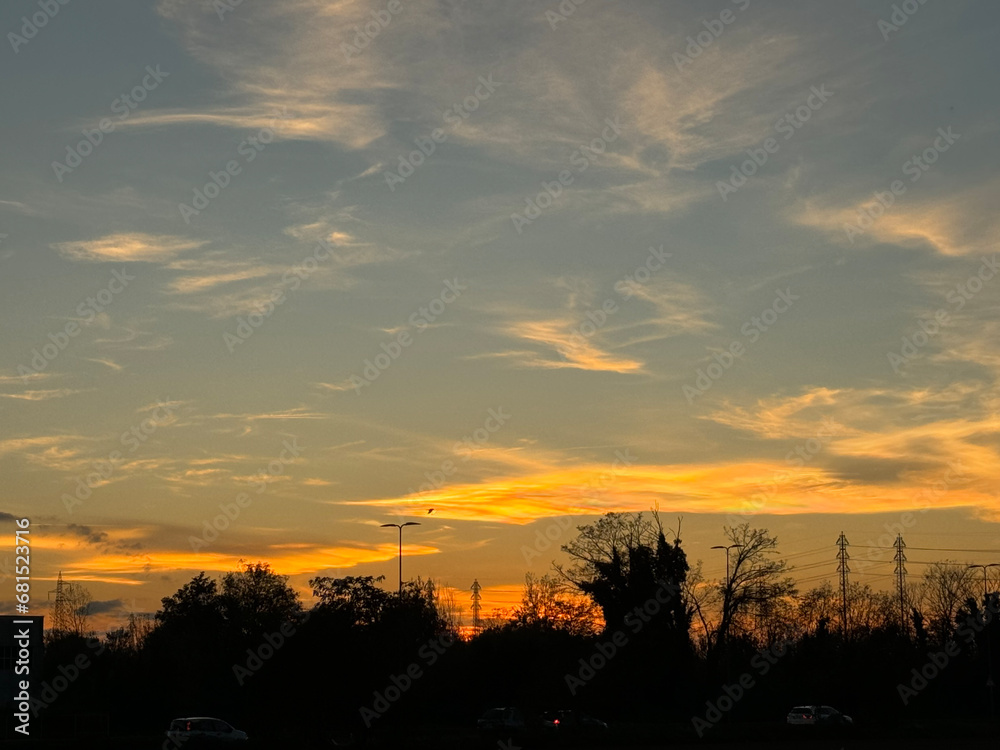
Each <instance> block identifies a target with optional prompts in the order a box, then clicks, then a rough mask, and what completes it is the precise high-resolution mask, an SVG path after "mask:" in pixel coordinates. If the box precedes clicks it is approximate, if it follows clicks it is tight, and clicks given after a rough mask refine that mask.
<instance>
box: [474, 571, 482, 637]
mask: <svg viewBox="0 0 1000 750" xmlns="http://www.w3.org/2000/svg"><path fill="white" fill-rule="evenodd" d="M482 588H483V587H482V586H480V585H479V579H478V578H477V579H476V580H474V581H473V582H472V629H473V630H474V631H475V632H477V633H478V632H479V631H480V629H481V628H482V619H481V618H480V613H481V612H482V609H483V604H482V601H483V597H482V595H480V593H479V592H480V591H481V590H482Z"/></svg>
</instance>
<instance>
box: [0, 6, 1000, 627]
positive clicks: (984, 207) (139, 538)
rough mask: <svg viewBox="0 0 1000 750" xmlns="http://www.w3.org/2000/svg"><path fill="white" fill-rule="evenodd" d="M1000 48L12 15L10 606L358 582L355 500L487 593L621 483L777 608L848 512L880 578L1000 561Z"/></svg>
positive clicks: (311, 20)
mask: <svg viewBox="0 0 1000 750" xmlns="http://www.w3.org/2000/svg"><path fill="white" fill-rule="evenodd" d="M61 1H62V0H60V2H61ZM40 22H41V23H40ZM998 30H1000V7H998V6H997V5H996V4H995V3H989V2H985V0H981V1H979V2H975V1H972V0H956V1H954V2H948V3H943V2H917V0H908V2H905V3H902V4H899V3H890V2H883V1H882V0H858V1H857V2H843V3H829V2H819V1H818V0H816V1H814V0H806V1H801V0H796V1H795V2H792V1H791V0H774V1H772V2H764V1H763V0H733V1H732V2H729V1H723V0H712V1H711V2H694V1H693V0H691V1H684V0H678V1H677V2H669V3H667V2H653V1H652V0H648V1H647V0H634V1H631V2H616V3H611V2H600V1H599V0H586V2H583V1H582V0H563V2H561V3H560V2H554V1H553V2H525V1H524V0H519V1H515V0H507V1H505V0H493V1H492V2H478V1H476V0H469V1H467V2H458V0H422V1H421V2H406V1H405V0H385V1H383V0H282V2H280V3H278V2H264V0H243V1H242V2H238V0H215V1H213V0H159V1H157V2H152V1H150V0H142V1H137V0H127V1H126V0H104V1H102V2H100V3H83V2H66V3H65V4H58V3H55V2H53V3H50V4H46V3H45V2H39V1H38V0H34V1H29V0H11V1H10V2H5V3H4V4H3V6H2V9H0V32H2V33H3V34H4V37H5V42H4V43H3V44H2V45H0V46H2V49H0V59H2V75H0V95H2V98H3V101H5V102H6V103H7V105H6V107H5V112H4V117H3V125H2V127H3V130H4V148H3V149H2V150H0V321H2V323H0V355H2V356H0V476H2V478H3V481H2V483H0V510H2V511H3V513H4V516H3V517H4V518H6V519H8V520H10V519H9V518H8V516H9V517H13V518H21V517H27V518H29V519H30V520H31V524H32V526H31V529H32V531H31V534H32V536H31V542H32V553H33V554H32V558H31V562H32V576H33V580H34V581H35V583H34V586H33V589H32V592H33V593H32V597H33V605H32V606H33V607H35V608H39V609H43V608H44V606H45V599H46V593H47V590H49V589H51V588H52V587H53V583H52V582H53V581H54V579H55V577H56V575H57V573H58V572H59V571H62V573H63V576H64V578H65V579H66V580H71V581H76V582H79V583H82V584H84V585H86V586H87V587H88V588H89V589H90V591H91V593H92V595H93V597H94V599H95V602H96V604H95V607H94V611H95V614H101V615H104V616H106V617H115V616H122V615H124V614H125V613H127V612H131V611H134V612H151V611H155V609H156V608H157V606H158V605H159V600H160V598H161V597H163V596H167V595H169V594H171V593H173V592H174V591H175V590H176V589H177V588H179V587H180V586H181V585H183V584H184V583H185V582H186V581H188V580H190V578H191V577H193V576H194V575H196V574H197V573H198V572H200V571H206V572H208V573H209V574H210V575H214V576H218V575H221V574H222V573H224V572H226V571H230V570H233V569H235V568H236V566H237V565H238V564H239V561H240V560H246V561H256V560H266V561H269V562H270V563H271V565H272V567H273V568H274V569H275V570H277V571H278V572H280V573H283V574H287V575H289V576H291V578H290V580H291V582H292V584H293V585H294V586H295V587H296V590H298V591H299V592H300V593H302V595H303V597H304V599H305V600H306V601H308V599H309V586H308V580H309V579H310V578H312V577H314V576H322V575H333V576H343V575H376V576H378V575H384V576H386V580H385V584H384V585H386V586H387V587H389V588H392V587H394V586H395V585H396V575H397V570H396V564H397V557H396V556H397V542H398V532H397V531H396V530H395V529H391V528H380V525H381V524H383V523H405V522H418V523H420V526H416V527H408V528H406V529H405V531H404V536H403V543H404V565H405V570H404V577H406V578H410V577H412V576H417V575H419V576H421V577H423V578H431V579H433V580H435V581H437V582H439V583H440V584H441V585H442V586H446V587H450V588H452V589H454V591H455V595H456V598H457V600H458V602H459V604H461V605H467V602H468V592H469V587H470V586H471V585H472V582H473V580H478V581H479V582H480V583H481V584H482V585H483V589H484V606H485V609H486V610H487V611H489V610H491V609H492V608H493V607H503V606H510V604H511V603H512V602H514V601H515V600H516V599H517V596H518V591H519V588H520V585H521V582H522V581H523V578H524V574H525V573H526V572H535V573H545V572H547V571H549V570H550V569H551V565H552V562H553V561H557V562H558V561H565V560H566V557H565V555H564V554H563V553H561V552H560V551H559V547H560V546H561V545H563V544H566V543H568V542H569V541H570V540H571V539H572V538H573V537H574V535H575V528H576V527H577V526H579V525H582V524H586V523H590V522H593V521H594V520H596V519H597V518H598V517H599V516H600V515H601V514H603V513H606V512H608V511H647V512H648V511H650V510H651V509H653V508H658V509H659V512H660V517H661V520H662V521H663V523H664V526H665V527H666V528H667V529H668V530H672V532H673V533H676V532H677V528H678V523H679V524H680V537H681V539H682V542H683V546H684V548H685V550H686V551H687V553H688V556H689V558H690V560H691V561H692V562H695V561H697V560H702V561H703V570H704V573H705V575H706V576H707V577H709V578H719V577H721V576H723V575H724V563H725V558H724V557H723V555H722V553H721V552H720V551H718V550H711V549H710V547H711V546H713V545H717V544H720V543H725V537H724V532H723V527H724V526H726V525H733V524H735V523H742V522H750V523H751V525H752V526H755V527H764V528H768V529H769V530H770V531H771V532H772V533H773V534H775V535H776V536H777V538H778V540H779V548H780V550H781V552H782V553H783V554H784V555H786V556H788V557H789V561H790V562H791V563H794V564H795V565H796V566H797V569H796V571H795V575H796V577H797V578H798V580H799V581H800V587H801V588H803V589H806V588H809V587H811V586H814V585H818V583H820V582H821V581H822V580H823V579H824V578H830V579H831V580H833V579H835V576H836V572H835V571H836V562H835V555H836V547H835V542H836V539H837V537H838V535H839V534H840V532H841V531H843V532H844V533H845V534H846V535H847V538H848V540H849V541H850V542H851V544H852V545H853V546H852V547H851V548H849V551H850V553H851V556H852V560H853V561H854V562H853V563H852V576H854V577H853V578H852V580H859V581H863V582H868V583H871V584H872V585H873V586H875V587H877V588H882V587H885V586H888V585H889V584H891V581H892V572H893V563H892V555H893V551H892V550H891V549H889V550H887V549H885V547H887V546H890V545H891V544H892V543H893V541H895V538H896V534H897V533H900V532H902V533H903V535H904V539H905V541H906V544H907V545H908V548H909V551H908V553H907V554H908V558H909V559H910V560H911V561H912V562H909V563H908V572H909V574H910V576H912V577H913V579H914V580H916V579H917V578H918V577H919V575H920V572H921V570H922V569H923V565H924V564H925V563H926V562H929V561H933V560H938V559H953V560H958V561H966V562H991V561H994V560H996V561H1000V527H998V525H997V524H998V522H1000V498H998V494H997V493H998V490H997V487H998V481H997V480H998V479H1000V460H998V458H1000V456H998V449H1000V439H998V425H1000V415H998V411H997V407H998V404H1000V387H998V375H1000V337H998V335H997V334H998V333H1000V320H998V318H997V311H998V299H1000V298H998V292H1000V280H998V279H997V278H996V277H997V272H998V270H1000V265H998V256H997V254H996V249H997V248H996V236H997V229H998V228H1000V218H998V214H997V212H996V210H995V209H996V198H997V196H998V195H1000V179H998V177H997V174H996V169H995V168H996V165H997V163H998V156H1000V140H998V139H997V134H998V130H1000V100H998V96H997V89H996V86H995V80H994V76H993V71H995V70H997V68H998V67H1000V48H998V47H997V45H996V43H995V40H996V38H997V32H998ZM991 196H992V198H991ZM6 525H9V526H10V528H11V529H13V524H5V526H6ZM11 536H13V535H11ZM13 545H14V542H13V538H11V539H10V545H9V549H7V550H0V559H2V560H3V561H4V570H3V575H4V576H5V578H7V580H8V581H9V580H10V561H11V559H12V555H13ZM0 598H2V599H4V600H6V604H4V607H5V608H7V609H9V608H10V607H11V606H12V599H13V595H12V594H10V595H9V596H8V595H4V596H0Z"/></svg>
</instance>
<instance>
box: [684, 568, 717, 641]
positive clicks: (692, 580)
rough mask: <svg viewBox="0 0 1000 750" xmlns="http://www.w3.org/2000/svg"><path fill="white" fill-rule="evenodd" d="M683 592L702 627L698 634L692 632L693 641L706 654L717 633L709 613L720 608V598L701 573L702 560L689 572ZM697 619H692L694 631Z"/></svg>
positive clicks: (715, 589) (714, 587)
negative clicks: (710, 620)
mask: <svg viewBox="0 0 1000 750" xmlns="http://www.w3.org/2000/svg"><path fill="white" fill-rule="evenodd" d="M683 592H684V601H686V602H687V604H688V607H689V608H690V609H691V612H692V613H693V615H694V616H695V617H697V620H698V623H699V624H700V625H701V629H700V630H699V631H698V632H697V633H694V632H692V634H691V640H692V642H693V643H695V644H696V645H697V647H698V649H699V650H700V651H701V652H702V653H705V652H707V651H708V650H710V649H711V648H712V637H713V635H714V632H715V631H714V623H710V622H709V618H710V616H711V615H710V614H709V613H710V612H711V611H712V610H714V609H716V608H717V607H718V604H719V601H720V596H719V589H718V587H717V586H715V585H714V584H711V583H709V582H708V581H707V580H705V576H704V574H703V573H702V572H701V560H699V561H698V562H697V563H696V564H695V566H694V567H693V568H691V570H689V571H688V574H687V578H686V579H685V580H684V586H683ZM695 617H692V618H691V625H692V630H694V628H695Z"/></svg>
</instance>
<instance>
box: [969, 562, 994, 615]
mask: <svg viewBox="0 0 1000 750" xmlns="http://www.w3.org/2000/svg"><path fill="white" fill-rule="evenodd" d="M972 568H982V569H983V606H984V607H985V606H986V597H987V596H989V590H988V588H987V587H988V584H989V579H988V578H987V577H986V569H987V568H1000V563H987V564H986V565H979V564H976V565H970V566H969V569H970V570H971V569H972Z"/></svg>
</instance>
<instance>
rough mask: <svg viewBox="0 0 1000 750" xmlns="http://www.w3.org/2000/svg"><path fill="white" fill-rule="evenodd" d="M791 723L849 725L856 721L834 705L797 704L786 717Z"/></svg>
mask: <svg viewBox="0 0 1000 750" xmlns="http://www.w3.org/2000/svg"><path fill="white" fill-rule="evenodd" d="M785 720H786V721H787V722H788V723H789V724H805V725H810V726H814V725H821V726H849V725H851V724H853V723H854V719H852V718H851V717H850V716H848V715H847V714H842V713H840V711H838V710H837V709H835V708H834V707H833V706H796V707H795V708H793V709H792V710H791V711H789V712H788V716H787V717H786V719H785Z"/></svg>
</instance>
